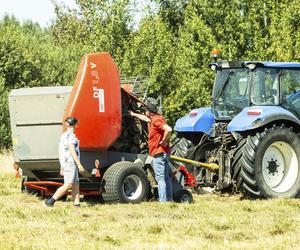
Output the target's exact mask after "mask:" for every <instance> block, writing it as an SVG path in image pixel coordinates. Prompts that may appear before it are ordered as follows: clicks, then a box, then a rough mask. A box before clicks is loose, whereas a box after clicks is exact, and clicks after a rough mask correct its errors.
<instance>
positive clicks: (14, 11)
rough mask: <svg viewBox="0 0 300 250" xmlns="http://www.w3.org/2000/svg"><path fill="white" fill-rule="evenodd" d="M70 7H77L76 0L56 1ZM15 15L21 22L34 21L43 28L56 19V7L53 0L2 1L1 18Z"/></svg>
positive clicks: (0, 1)
mask: <svg viewBox="0 0 300 250" xmlns="http://www.w3.org/2000/svg"><path fill="white" fill-rule="evenodd" d="M56 2H58V3H64V4H65V5H67V6H69V7H75V6H76V5H75V0H56ZM6 14H8V15H14V16H15V17H16V18H17V19H18V20H19V21H25V20H32V21H33V22H37V23H39V24H40V25H41V26H42V27H46V26H48V25H50V24H51V20H53V19H54V17H55V15H54V7H53V5H52V2H51V0H0V18H2V17H3V16H4V15H6Z"/></svg>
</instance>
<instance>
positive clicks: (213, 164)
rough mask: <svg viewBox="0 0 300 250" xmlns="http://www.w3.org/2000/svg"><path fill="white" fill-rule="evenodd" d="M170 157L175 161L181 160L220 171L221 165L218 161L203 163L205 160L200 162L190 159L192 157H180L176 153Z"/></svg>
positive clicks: (213, 170)
mask: <svg viewBox="0 0 300 250" xmlns="http://www.w3.org/2000/svg"><path fill="white" fill-rule="evenodd" d="M170 158H171V159H172V160H174V161H180V162H184V163H189V164H192V165H195V166H197V167H202V168H206V169H208V170H210V171H212V172H218V170H219V165H218V164H216V163H203V162H199V161H193V160H190V159H185V158H182V157H178V156H176V155H171V156H170Z"/></svg>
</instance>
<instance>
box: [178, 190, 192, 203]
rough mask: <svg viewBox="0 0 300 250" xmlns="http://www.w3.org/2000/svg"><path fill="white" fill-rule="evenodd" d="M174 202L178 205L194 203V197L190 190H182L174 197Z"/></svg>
mask: <svg viewBox="0 0 300 250" xmlns="http://www.w3.org/2000/svg"><path fill="white" fill-rule="evenodd" d="M174 201H175V202H178V203H193V195H192V193H191V192H190V191H189V190H186V189H181V190H179V191H178V192H177V193H176V194H175V195H174Z"/></svg>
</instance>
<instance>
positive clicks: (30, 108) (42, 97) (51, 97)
mask: <svg viewBox="0 0 300 250" xmlns="http://www.w3.org/2000/svg"><path fill="white" fill-rule="evenodd" d="M71 90H72V87H65V86H63V87H37V88H21V89H15V90H12V91H11V93H10V95H9V112H10V121H11V129H12V141H13V150H14V157H15V161H16V162H21V161H32V160H33V161H36V160H54V159H58V142H59V138H60V135H61V133H62V119H63V114H64V111H65V108H66V105H67V103H68V98H69V95H70V93H71Z"/></svg>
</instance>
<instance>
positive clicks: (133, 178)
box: [102, 161, 149, 203]
mask: <svg viewBox="0 0 300 250" xmlns="http://www.w3.org/2000/svg"><path fill="white" fill-rule="evenodd" d="M102 186H103V188H104V192H103V193H102V197H103V199H104V201H105V202H109V203H116V202H120V203H139V202H141V201H143V200H145V199H146V198H147V195H148V193H149V181H148V179H147V176H146V173H145V171H144V170H143V169H142V168H140V167H138V166H136V165H135V164H134V163H133V162H129V161H121V162H117V163H115V164H113V165H112V166H110V167H109V168H108V169H107V170H106V172H105V173H104V175H103V180H102Z"/></svg>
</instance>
